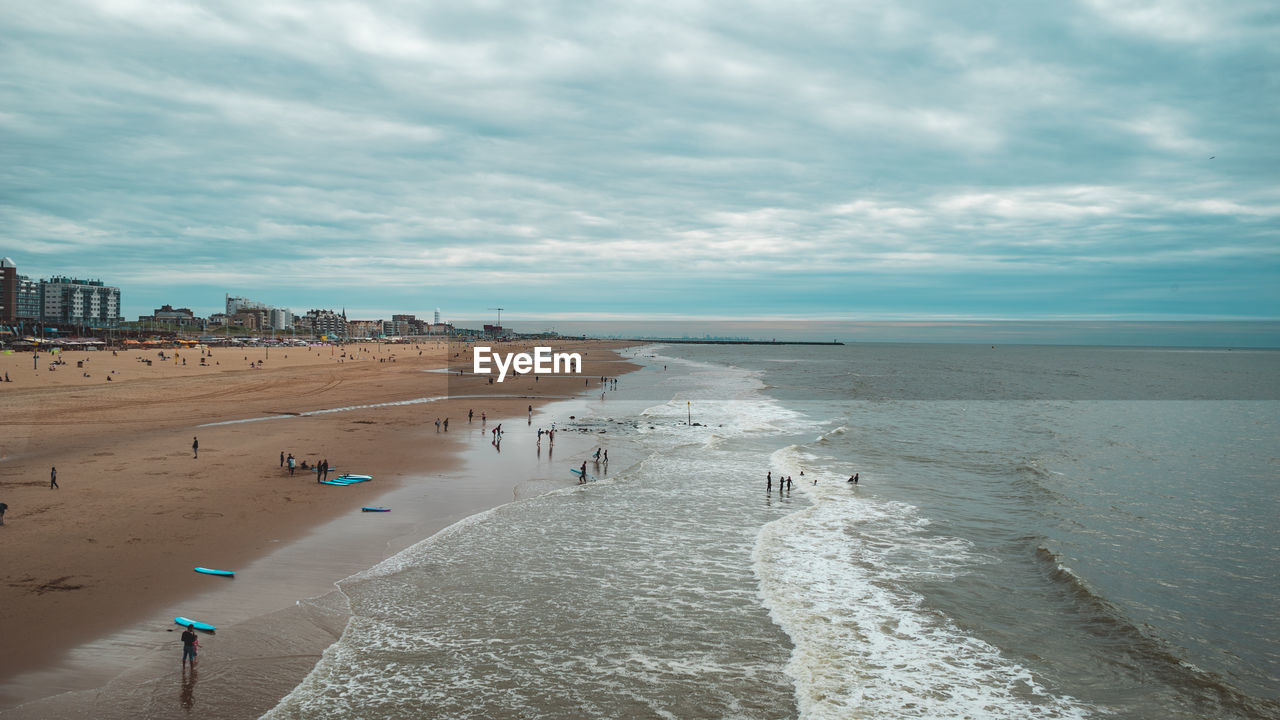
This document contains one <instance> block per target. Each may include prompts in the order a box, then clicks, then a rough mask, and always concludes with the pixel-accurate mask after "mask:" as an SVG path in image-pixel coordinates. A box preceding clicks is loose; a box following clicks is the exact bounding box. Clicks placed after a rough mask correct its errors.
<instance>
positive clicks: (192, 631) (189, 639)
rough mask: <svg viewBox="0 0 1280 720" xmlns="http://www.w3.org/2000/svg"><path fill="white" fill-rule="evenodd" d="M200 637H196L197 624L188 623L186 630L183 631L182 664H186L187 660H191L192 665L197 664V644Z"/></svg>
mask: <svg viewBox="0 0 1280 720" xmlns="http://www.w3.org/2000/svg"><path fill="white" fill-rule="evenodd" d="M198 641H199V639H198V638H197V637H196V626H195V625H188V626H187V629H186V630H183V631H182V664H183V665H186V664H187V660H188V659H190V660H191V665H192V667H194V666H195V664H196V646H197V645H196V644H197V642H198Z"/></svg>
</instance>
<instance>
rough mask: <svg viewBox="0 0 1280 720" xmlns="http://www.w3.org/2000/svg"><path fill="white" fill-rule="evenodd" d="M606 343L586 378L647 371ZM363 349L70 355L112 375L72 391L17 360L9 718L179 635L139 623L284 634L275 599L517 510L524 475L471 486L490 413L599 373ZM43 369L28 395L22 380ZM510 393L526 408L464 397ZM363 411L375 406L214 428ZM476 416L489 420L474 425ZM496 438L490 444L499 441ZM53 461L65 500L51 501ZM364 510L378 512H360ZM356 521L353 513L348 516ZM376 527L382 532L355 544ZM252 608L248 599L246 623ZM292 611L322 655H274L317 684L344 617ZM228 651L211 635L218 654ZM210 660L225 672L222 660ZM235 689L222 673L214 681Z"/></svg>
mask: <svg viewBox="0 0 1280 720" xmlns="http://www.w3.org/2000/svg"><path fill="white" fill-rule="evenodd" d="M587 345H588V347H587V348H586V353H585V354H584V359H585V360H586V363H587V367H586V368H585V369H584V370H585V372H584V374H585V375H587V376H593V375H594V376H597V377H598V376H599V375H601V374H607V375H617V374H619V372H622V371H623V370H624V369H625V366H624V364H621V363H618V362H617V361H616V356H615V355H613V354H612V353H611V352H609V351H608V349H607V348H608V347H609V345H608V344H605V343H594V344H593V343H587ZM559 349H567V348H559ZM420 350H421V352H422V355H418V354H417V353H418V352H419V351H420ZM166 352H169V353H171V352H172V351H166ZM341 352H342V351H341V350H337V349H330V348H320V349H295V348H290V349H289V350H288V351H287V354H288V355H289V356H290V357H289V358H285V357H283V355H285V354H286V352H285V351H283V350H281V349H272V350H271V351H270V356H271V357H270V359H267V358H266V356H267V352H266V351H264V350H263V349H249V350H231V349H226V350H222V349H214V350H213V358H212V360H213V361H214V362H217V363H222V361H224V360H226V361H227V362H226V363H225V365H232V364H234V365H235V368H234V369H232V368H229V367H227V368H224V364H217V365H214V366H212V367H204V368H199V366H194V367H193V364H194V363H195V362H198V358H199V354H198V351H179V353H178V354H179V356H181V357H185V358H186V359H187V365H185V366H183V365H181V361H180V360H179V362H178V363H175V364H174V365H172V366H170V365H167V364H166V365H165V366H160V364H159V363H157V362H155V361H153V363H152V365H150V366H147V365H145V364H144V363H139V362H138V361H137V357H136V356H137V355H140V354H141V353H123V352H122V353H120V354H119V355H115V356H113V355H111V354H110V353H68V355H67V359H68V361H69V365H70V367H71V368H75V362H74V361H75V360H79V359H83V358H84V357H86V356H87V359H88V360H89V362H88V363H87V364H88V365H90V366H92V367H93V368H94V370H93V371H91V372H90V375H91V377H90V378H83V376H82V375H80V376H77V375H71V377H72V378H73V379H72V380H70V381H67V379H66V378H67V377H68V376H67V375H58V373H62V372H65V371H67V366H60V367H59V369H58V370H57V371H54V372H53V373H49V371H48V370H47V369H44V368H42V369H41V370H33V369H32V367H31V365H30V363H31V358H30V355H26V356H4V357H0V372H4V371H7V372H9V373H10V376H11V377H13V379H14V381H15V382H12V383H4V384H2V385H0V408H3V410H4V411H5V412H4V413H3V418H4V420H3V431H4V436H5V441H4V443H5V444H4V445H3V446H2V447H3V452H4V459H3V460H2V461H0V502H7V503H8V504H9V506H10V510H9V513H8V514H7V515H6V518H5V519H6V526H5V527H3V528H0V532H3V533H4V534H3V536H0V537H2V538H3V543H2V544H0V558H3V564H2V565H0V579H3V581H4V582H3V583H2V584H0V622H3V623H4V627H5V628H6V630H5V633H6V650H7V652H6V653H5V654H4V657H3V658H0V707H12V706H13V705H14V704H16V703H18V702H24V701H29V700H32V699H33V698H39V697H46V696H48V695H51V694H54V693H62V692H71V691H81V692H83V691H86V690H89V689H91V688H96V687H99V686H101V685H102V684H103V683H104V682H106V681H107V680H109V679H110V677H112V676H113V671H112V670H111V669H110V668H102V669H97V668H99V666H101V665H103V663H99V662H96V661H94V660H93V659H91V658H89V659H86V658H85V657H83V656H84V655H88V656H99V657H101V656H102V655H104V654H105V655H111V656H116V657H123V656H128V655H129V654H130V653H135V654H136V651H137V650H138V649H139V648H142V649H144V650H145V649H146V648H149V647H152V646H154V644H155V643H156V642H161V643H163V642H164V641H167V640H168V638H164V636H160V637H161V639H157V638H154V637H150V636H147V637H145V638H141V639H140V637H141V636H139V635H136V634H134V635H130V634H129V633H130V632H134V631H130V630H128V629H129V628H134V627H137V626H141V627H145V628H146V630H145V631H142V632H144V634H146V633H151V634H154V633H156V632H160V633H169V632H170V630H171V629H172V630H175V631H176V629H177V628H176V626H173V625H171V620H170V619H171V618H172V617H173V615H174V614H179V612H178V611H177V610H175V608H182V609H185V610H184V611H182V612H181V613H180V614H184V615H188V616H198V615H199V614H200V613H207V614H209V615H210V616H211V617H218V618H225V619H224V620H219V622H220V623H222V624H223V625H224V626H225V625H226V624H227V623H228V622H230V623H232V624H233V625H234V623H236V622H248V623H252V622H262V617H264V615H269V614H270V613H271V610H272V608H273V607H276V608H288V607H289V606H290V605H292V603H293V602H294V601H296V600H297V599H300V598H304V597H313V596H317V595H320V594H322V593H323V592H325V591H326V590H327V589H328V588H330V587H331V586H332V583H333V582H334V581H335V580H337V579H340V578H342V577H345V576H346V575H349V574H350V572H352V571H353V568H354V569H360V568H364V567H368V566H369V565H371V564H373V563H374V562H376V561H377V560H379V559H381V558H383V557H386V556H388V555H390V554H392V553H393V552H395V551H396V550H398V549H401V548H403V547H405V546H406V545H407V544H409V543H412V542H414V541H416V540H418V539H421V538H422V537H424V536H426V535H429V534H430V533H431V532H433V531H434V530H433V529H438V528H440V527H444V526H446V525H448V524H449V523H451V522H454V521H456V520H457V519H461V518H462V517H466V516H468V515H471V514H473V513H474V512H477V511H480V510H483V509H485V508H488V507H493V506H495V505H497V504H501V503H502V502H506V501H508V500H510V499H512V497H513V492H514V488H515V487H516V486H517V485H519V484H520V480H517V479H513V478H512V477H486V478H466V477H465V476H464V475H463V474H459V473H458V467H459V466H458V464H457V462H456V455H457V450H458V449H459V447H460V445H461V444H463V443H462V441H463V435H464V434H468V437H470V439H471V441H472V442H474V440H475V436H476V435H477V431H476V428H477V427H478V426H479V424H480V419H479V418H480V413H481V412H482V411H483V412H485V413H486V414H487V415H488V416H489V418H490V423H489V425H490V427H491V426H492V424H493V422H494V420H496V419H497V418H504V419H503V420H502V421H503V422H513V421H516V422H519V424H520V425H525V409H526V407H527V405H529V404H535V405H537V404H540V403H541V402H543V400H541V399H538V398H545V397H557V396H565V395H573V394H578V393H581V392H582V390H583V389H585V388H584V385H583V383H584V380H583V379H582V378H581V377H571V378H561V379H545V378H544V379H541V380H540V381H539V382H537V383H534V382H533V381H532V380H530V379H527V378H520V379H516V380H510V379H509V380H508V381H507V382H506V383H503V384H501V385H487V384H485V383H483V382H482V381H481V379H480V378H464V379H455V378H452V377H446V376H445V375H444V374H442V373H431V372H423V370H426V369H429V368H433V367H440V366H442V365H443V364H444V361H445V360H446V355H447V354H448V352H449V348H448V347H447V346H444V345H439V346H426V345H422V346H419V347H418V348H415V347H414V346H412V345H409V346H403V345H402V346H383V347H380V348H379V347H365V348H361V349H358V350H354V352H353V351H352V349H348V352H349V354H348V356H347V357H346V358H343V357H341ZM326 353H328V355H327V357H326ZM392 353H395V360H394V362H391V354H392ZM149 354H150V353H149ZM46 357H47V356H46ZM259 357H261V358H262V359H264V360H265V369H260V370H249V369H248V363H249V362H250V361H254V360H257V359H258V358H259ZM246 358H248V359H247V360H246ZM22 363H26V365H25V368H23V367H22ZM129 363H132V365H130V364H129ZM112 365H116V366H118V367H112ZM144 368H145V369H144ZM157 368H158V369H159V370H161V371H163V370H164V369H165V368H168V369H169V370H170V372H167V373H166V372H158V371H157ZM24 369H25V374H26V375H28V376H29V377H27V378H26V381H25V382H24V380H23V379H22V378H21V377H18V376H16V373H18V372H22V371H23V370H24ZM112 369H115V370H117V371H118V372H117V373H116V374H114V375H113V376H114V377H118V378H120V379H118V380H113V381H112V382H110V383H105V382H103V383H102V384H98V383H97V382H94V383H93V384H92V385H90V384H88V382H90V381H94V380H95V379H96V378H94V377H92V376H93V375H99V376H100V377H101V375H102V374H104V373H106V372H109V371H110V370H112ZM192 370H196V372H194V373H193V372H192ZM42 374H44V377H45V378H46V379H55V378H51V376H56V380H57V381H58V382H48V381H46V382H44V383H43V384H41V382H40V379H39V378H38V377H37V376H39V375H42ZM68 374H69V375H70V373H68ZM134 374H136V377H133V376H132V375H134ZM75 377H80V378H81V380H83V381H86V382H85V383H83V384H82V383H80V382H78V381H76V380H74V378H75ZM460 383H461V384H460ZM460 389H465V391H466V392H465V393H459V392H458V391H459V390H460ZM450 391H452V393H453V395H454V397H452V398H451V399H447V400H442V401H437V402H432V403H423V404H409V405H387V406H381V407H369V406H372V405H377V404H379V403H395V402H402V401H406V400H413V399H416V398H429V397H438V396H444V395H447V394H449V393H450ZM495 392H501V393H502V394H504V395H517V396H518V397H506V398H500V397H482V398H476V397H459V395H462V394H465V395H484V394H490V395H491V394H493V393H495ZM355 405H361V406H364V407H359V408H356V409H351V410H347V411H344V412H335V413H322V414H317V415H311V416H290V417H278V418H277V419H271V420H262V421H258V422H247V423H232V424H225V425H213V426H209V425H208V423H219V422H226V421H230V420H240V419H245V418H256V417H268V416H272V415H276V416H279V414H281V413H302V412H307V411H315V410H324V409H331V408H340V407H350V406H355ZM468 408H472V409H474V410H475V413H476V414H475V421H474V423H473V424H472V426H471V427H468V426H467V424H466V411H467V409H468ZM437 416H439V417H449V418H450V422H451V425H450V432H449V433H443V432H442V433H437V432H436V431H435V427H434V419H435V417H437ZM485 432H487V429H486V430H485V431H481V438H482V439H483V438H485V437H488V436H487V435H484V434H483V433H485ZM193 436H198V437H199V439H200V447H199V450H200V451H199V457H198V458H196V457H193V453H192V452H191V448H190V446H191V438H192V437H193ZM281 450H284V451H285V452H292V453H293V454H294V455H295V456H298V457H299V458H305V459H308V460H309V462H314V461H318V460H320V459H321V458H327V459H328V460H329V461H330V463H331V464H332V465H334V466H335V467H337V468H339V470H340V471H352V472H364V473H367V474H371V475H374V476H375V481H374V482H372V483H365V484H361V485H355V486H350V487H342V488H339V487H331V486H325V485H318V484H317V483H316V482H315V476H314V474H304V473H302V472H301V471H299V472H297V473H296V474H295V475H294V476H293V477H290V476H289V474H288V472H287V471H286V470H282V469H280V467H279V463H278V457H279V452H280V451H281ZM53 465H57V466H58V470H59V472H58V481H59V485H60V488H59V489H50V488H49V481H48V468H49V467H51V466H53ZM567 482H568V481H566V480H556V481H555V483H561V484H565V483H567ZM553 484H554V483H553ZM388 492H390V493H393V494H394V493H401V492H408V493H410V496H405V498H406V500H405V501H406V502H407V503H408V505H407V507H408V508H412V509H413V510H412V514H410V513H404V514H403V516H402V515H396V517H395V518H394V519H393V518H391V517H389V516H391V515H392V514H393V513H394V511H393V513H386V514H383V513H358V510H359V507H360V505H362V504H368V503H370V502H375V501H377V499H378V498H382V497H387V496H388V495H387V494H388ZM410 497H412V501H411V502H410V501H409V499H408V498H410ZM352 512H356V513H357V515H356V516H355V517H351V513H352ZM402 517H404V518H405V519H401V518H402ZM335 519H342V520H346V521H347V522H345V523H340V524H336V525H335V524H334V522H335ZM379 519H381V520H383V522H381V523H379ZM386 520H390V522H386ZM357 524H358V525H357ZM370 528H376V529H374V530H373V531H372V532H367V533H366V532H354V530H357V529H364V530H368V529H370ZM280 548H295V549H294V550H292V552H293V553H294V554H293V555H290V554H289V553H288V552H285V553H284V554H281V553H279V552H275V551H277V550H279V549H280ZM259 563H267V564H266V565H265V566H264V567H266V568H268V570H267V571H263V572H257V571H256V570H255V572H248V570H249V569H250V568H257V567H258V565H259ZM272 563H275V564H274V565H272ZM195 565H204V566H207V567H225V568H229V569H239V570H240V571H241V572H240V575H239V576H238V577H236V578H235V579H233V580H225V579H222V578H213V577H208V576H203V575H197V574H195V573H193V572H192V571H191V568H192V567H193V566H195ZM211 582H212V583H214V584H213V585H212V586H211V584H210V583H211ZM219 582H221V583H224V584H228V583H232V584H234V585H227V586H226V587H227V588H231V587H234V589H235V590H234V594H233V595H232V596H228V597H227V598H223V599H221V600H219V599H217V597H215V596H208V595H207V593H208V591H209V590H210V588H211V587H212V588H214V590H215V593H220V592H226V590H219V589H217V588H218V586H217V585H216V583H219ZM233 597H238V598H239V600H236V601H235V603H234V604H235V607H234V609H231V610H229V609H228V607H227V605H228V604H232V600H231V599H229V598H233ZM206 598H208V599H206ZM244 598H253V600H252V602H249V601H246V600H245V599H244ZM219 603H222V604H221V605H220V604H219ZM281 612H285V613H286V614H287V615H289V616H290V619H288V620H285V619H277V620H274V621H272V622H271V623H269V626H270V627H272V628H275V627H289V623H295V624H296V627H293V630H292V631H290V632H286V633H284V635H285V637H286V638H287V640H284V639H280V640H277V641H273V642H276V643H284V645H285V646H289V645H290V644H291V643H292V642H293V641H294V640H297V641H299V642H302V643H303V644H304V645H306V646H307V647H306V652H285V653H283V654H282V653H280V652H276V650H280V649H283V648H273V649H272V648H269V649H271V652H268V653H267V655H269V656H270V657H274V658H277V660H275V661H273V662H274V663H275V664H279V663H281V662H285V661H283V660H280V659H279V658H281V657H285V656H287V657H290V658H293V659H292V660H289V661H288V662H285V664H293V665H297V666H298V667H300V668H302V669H303V670H302V672H303V673H304V674H305V670H306V669H309V667H310V665H311V664H313V663H314V660H315V657H316V653H317V652H318V651H317V650H316V649H315V646H316V645H317V644H319V646H320V647H321V648H322V647H323V646H327V645H328V644H329V642H331V641H332V639H333V637H334V635H333V632H334V630H333V628H334V627H337V628H339V629H340V627H341V622H340V620H339V618H340V617H341V612H338V611H333V610H331V609H326V610H325V611H324V612H321V611H319V610H317V609H316V607H313V606H308V609H306V611H305V612H304V611H303V610H299V609H296V608H294V609H286V610H282V611H281ZM317 618H319V619H318V620H317ZM166 622H168V623H169V624H166ZM122 628H124V629H125V630H122ZM161 628H163V629H161ZM225 636H226V634H225V633H224V634H223V636H220V637H218V638H217V639H216V642H217V643H221V644H222V647H223V648H224V649H223V650H219V653H221V654H223V656H224V658H225V657H227V656H228V655H227V654H228V653H230V654H231V655H234V654H235V653H236V652H237V651H236V650H235V649H234V648H235V647H236V646H237V641H236V640H232V639H228V640H225V641H224V639H223V637H225ZM252 636H253V634H252V633H250V634H248V635H240V636H239V637H240V638H244V637H252ZM174 637H175V638H176V635H175V636H174ZM113 638H115V639H113ZM303 641H306V642H303ZM95 642H96V643H98V645H96V646H95V645H94V643H95ZM173 642H176V639H174V641H173ZM113 643H115V644H114V645H113ZM269 645H270V643H269ZM213 647H214V641H213V640H212V639H211V640H210V641H208V649H209V650H210V651H211V652H212V650H213ZM72 648H80V649H81V655H82V657H80V658H77V657H76V652H69V651H70V650H71V649H72ZM295 649H296V648H295ZM243 652H247V653H249V654H250V655H253V654H257V655H262V653H263V648H262V644H261V643H260V642H258V641H253V642H250V643H249V644H248V645H246V646H244V648H243ZM264 657H265V656H264ZM306 658H310V659H309V660H308V659H306ZM107 664H109V663H107ZM251 664H252V663H251ZM271 664H272V663H271V662H268V663H267V665H271ZM142 665H144V666H145V665H146V663H142ZM222 665H223V666H225V667H227V668H229V667H232V666H235V667H240V668H241V669H242V670H243V668H244V667H245V666H246V665H245V663H222ZM77 667H79V671H76V668H77ZM203 667H204V668H205V670H206V672H207V673H208V672H210V668H211V665H210V664H208V663H206V664H205V665H204V666H203ZM134 672H139V673H142V672H144V671H143V670H142V669H141V667H139V668H135V669H134ZM283 675H289V676H290V677H292V676H293V675H296V672H285V671H284V670H282V669H280V670H278V671H272V672H269V673H267V676H268V677H275V678H277V680H275V681H271V682H265V683H263V684H264V685H269V686H272V687H271V688H270V689H268V690H265V693H264V695H263V697H271V696H273V695H274V696H275V697H278V694H279V692H280V690H279V688H278V687H275V686H276V685H279V684H280V683H279V682H278V678H279V677H282V676H283ZM127 676H128V673H126V676H122V677H121V678H119V679H118V680H117V682H116V685H117V686H120V684H121V683H123V687H125V688H133V690H134V691H137V692H144V691H145V687H146V683H145V682H141V681H136V682H135V684H134V685H130V682H131V681H130V680H129V679H128V677H127ZM300 677H301V676H298V678H296V679H300ZM296 679H294V680H292V682H296ZM215 682H216V681H215V680H214V679H212V678H205V679H202V680H201V684H202V686H208V685H211V684H213V683H215ZM292 682H288V683H287V687H285V690H287V689H288V687H292ZM250 685H252V683H250ZM81 699H82V700H83V698H81ZM264 702H265V700H264ZM271 702H272V704H273V703H274V700H272V701H271ZM268 707H269V705H268ZM30 709H34V708H30ZM46 709H47V708H46ZM8 715H9V713H6V716H8ZM58 715H59V716H62V715H63V713H58ZM31 716H36V715H31ZM46 716H47V714H46Z"/></svg>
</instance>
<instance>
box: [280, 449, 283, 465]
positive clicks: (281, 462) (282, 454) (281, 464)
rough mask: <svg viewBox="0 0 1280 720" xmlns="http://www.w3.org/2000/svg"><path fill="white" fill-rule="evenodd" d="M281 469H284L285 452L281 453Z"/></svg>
mask: <svg viewBox="0 0 1280 720" xmlns="http://www.w3.org/2000/svg"><path fill="white" fill-rule="evenodd" d="M280 467H281V468H284V451H283V450H281V451H280Z"/></svg>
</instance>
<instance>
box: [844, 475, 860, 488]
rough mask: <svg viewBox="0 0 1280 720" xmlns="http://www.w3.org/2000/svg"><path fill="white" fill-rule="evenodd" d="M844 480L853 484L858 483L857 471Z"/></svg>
mask: <svg viewBox="0 0 1280 720" xmlns="http://www.w3.org/2000/svg"><path fill="white" fill-rule="evenodd" d="M845 482H851V483H853V484H854V485H857V484H858V473H854V474H852V475H850V476H849V479H848V480H846V481H845Z"/></svg>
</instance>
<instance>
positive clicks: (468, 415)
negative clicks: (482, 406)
mask: <svg viewBox="0 0 1280 720" xmlns="http://www.w3.org/2000/svg"><path fill="white" fill-rule="evenodd" d="M475 412H476V411H475V410H472V409H471V408H467V422H471V418H472V417H474V416H475Z"/></svg>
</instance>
